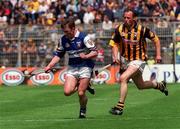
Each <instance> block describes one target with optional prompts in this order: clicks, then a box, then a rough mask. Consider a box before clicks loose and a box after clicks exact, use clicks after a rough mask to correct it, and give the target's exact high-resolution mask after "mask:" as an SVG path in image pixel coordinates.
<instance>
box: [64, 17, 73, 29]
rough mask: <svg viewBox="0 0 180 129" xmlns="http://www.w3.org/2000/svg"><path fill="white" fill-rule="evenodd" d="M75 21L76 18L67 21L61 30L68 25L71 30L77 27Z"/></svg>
mask: <svg viewBox="0 0 180 129" xmlns="http://www.w3.org/2000/svg"><path fill="white" fill-rule="evenodd" d="M74 21H75V20H74V18H68V19H65V20H64V21H63V22H62V23H61V28H62V29H63V28H64V27H65V26H66V25H68V27H69V28H73V27H75V23H74Z"/></svg>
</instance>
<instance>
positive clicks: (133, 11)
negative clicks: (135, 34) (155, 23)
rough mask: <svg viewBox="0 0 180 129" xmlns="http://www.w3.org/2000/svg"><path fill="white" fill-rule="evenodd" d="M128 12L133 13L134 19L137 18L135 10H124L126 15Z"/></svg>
mask: <svg viewBox="0 0 180 129" xmlns="http://www.w3.org/2000/svg"><path fill="white" fill-rule="evenodd" d="M126 12H132V13H133V17H137V13H136V11H135V10H134V9H131V8H126V9H125V10H124V14H125V13H126Z"/></svg>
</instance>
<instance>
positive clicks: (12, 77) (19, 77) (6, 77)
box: [1, 69, 24, 86]
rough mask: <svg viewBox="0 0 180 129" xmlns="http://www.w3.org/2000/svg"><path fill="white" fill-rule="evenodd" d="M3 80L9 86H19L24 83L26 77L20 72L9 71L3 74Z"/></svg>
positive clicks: (15, 70)
mask: <svg viewBox="0 0 180 129" xmlns="http://www.w3.org/2000/svg"><path fill="white" fill-rule="evenodd" d="M1 80H2V82H3V83H4V84H5V85H7V86H17V85H19V84H21V83H22V82H23V81H24V76H23V73H22V72H21V71H20V70H17V69H8V70H5V71H4V72H3V73H2V76H1Z"/></svg>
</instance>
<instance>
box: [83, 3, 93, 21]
mask: <svg viewBox="0 0 180 129" xmlns="http://www.w3.org/2000/svg"><path fill="white" fill-rule="evenodd" d="M94 19H95V16H94V14H93V8H92V7H91V6H90V5H88V7H87V9H86V12H85V14H84V17H83V23H85V24H91V23H93V21H94Z"/></svg>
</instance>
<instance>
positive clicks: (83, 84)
mask: <svg viewBox="0 0 180 129" xmlns="http://www.w3.org/2000/svg"><path fill="white" fill-rule="evenodd" d="M89 81H90V79H89V78H82V79H80V80H79V87H78V96H79V103H80V112H79V118H86V105H87V101H88V98H87V96H86V94H85V93H86V89H87V87H88V84H89Z"/></svg>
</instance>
